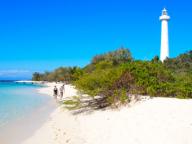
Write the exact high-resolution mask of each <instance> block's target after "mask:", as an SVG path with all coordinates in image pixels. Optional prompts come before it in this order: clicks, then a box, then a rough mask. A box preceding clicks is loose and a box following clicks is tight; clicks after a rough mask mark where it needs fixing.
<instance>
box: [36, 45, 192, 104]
mask: <svg viewBox="0 0 192 144" xmlns="http://www.w3.org/2000/svg"><path fill="white" fill-rule="evenodd" d="M33 80H38V81H39V80H46V81H66V82H69V83H72V84H74V85H75V86H76V87H77V88H78V89H79V90H80V91H81V92H82V93H85V94H88V95H90V96H92V97H93V98H94V97H95V96H98V95H99V96H101V99H100V100H99V101H98V104H99V103H101V102H102V103H103V104H104V105H103V106H108V105H114V104H124V103H126V102H128V101H129V96H130V95H132V94H134V95H135V94H136V95H150V96H162V97H177V98H192V51H190V52H187V53H185V54H181V55H180V56H178V57H176V58H172V59H167V60H166V61H165V62H164V63H162V62H161V61H159V58H158V57H157V56H155V57H154V58H153V59H152V60H151V61H141V60H134V59H133V58H132V56H131V53H130V51H129V50H128V49H125V48H120V49H118V50H116V51H113V52H109V53H106V54H102V55H97V56H95V57H94V58H93V59H92V61H91V63H90V64H89V65H87V66H85V67H84V68H79V67H60V68H58V69H56V70H55V71H53V72H45V73H43V74H40V73H34V74H33ZM68 103H73V102H72V101H70V102H68Z"/></svg>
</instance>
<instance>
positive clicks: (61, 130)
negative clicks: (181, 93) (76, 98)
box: [22, 83, 192, 144]
mask: <svg viewBox="0 0 192 144" xmlns="http://www.w3.org/2000/svg"><path fill="white" fill-rule="evenodd" d="M46 85H47V86H48V87H44V88H40V89H39V90H38V91H39V92H40V93H44V94H45V93H46V94H49V95H50V94H51V93H50V92H51V90H52V87H53V86H54V85H55V84H53V83H52V84H51V83H48V84H46ZM67 87H68V88H67V91H66V93H65V96H64V97H66V96H72V95H73V94H75V93H74V92H76V90H75V89H74V88H73V87H71V86H68V85H67ZM68 93H69V95H68ZM191 112H192V100H191V99H184V100H183V99H176V98H159V97H156V98H152V99H149V100H146V101H143V102H140V103H138V104H135V105H132V106H131V107H129V106H125V107H122V108H119V109H115V110H114V109H109V110H104V111H103V110H98V111H94V112H93V113H81V114H77V115H73V114H72V113H71V112H70V111H68V110H65V109H63V108H62V107H61V106H59V107H58V108H57V109H56V110H54V111H53V112H52V113H51V114H50V116H49V118H48V119H47V121H46V122H45V123H43V124H42V126H41V127H40V128H39V129H37V130H36V132H35V133H34V134H33V135H32V136H31V137H29V138H28V139H26V140H24V141H23V143H22V144H34V143H36V144H40V143H43V144H106V143H110V144H117V143H121V144H127V143H131V144H154V143H156V144H162V143H163V144H170V143H174V144H183V143H185V144H191V143H192V137H191V133H192V116H191V115H190V113H191ZM187 114H188V115H187Z"/></svg>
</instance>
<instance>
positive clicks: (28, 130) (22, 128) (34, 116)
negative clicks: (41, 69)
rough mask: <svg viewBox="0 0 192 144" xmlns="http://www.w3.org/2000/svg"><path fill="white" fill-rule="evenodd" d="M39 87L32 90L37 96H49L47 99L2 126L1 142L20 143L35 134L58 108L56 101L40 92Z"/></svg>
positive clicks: (5, 143) (6, 143) (0, 132)
mask: <svg viewBox="0 0 192 144" xmlns="http://www.w3.org/2000/svg"><path fill="white" fill-rule="evenodd" d="M40 88H41V87H40ZM38 89H39V88H34V89H33V90H32V91H30V92H31V93H35V94H36V95H37V96H42V97H47V98H46V101H45V102H43V103H42V104H41V105H38V106H37V107H34V109H31V110H30V111H29V112H27V113H26V114H24V115H22V116H20V117H19V118H16V119H14V120H11V121H9V122H8V123H7V124H5V125H4V126H3V127H1V131H0V143H3V144H20V143H21V142H22V141H23V140H24V139H27V138H28V137H30V136H31V135H33V133H34V132H35V131H36V130H37V129H38V128H39V127H40V126H41V125H42V124H43V123H44V122H46V121H47V119H48V118H49V115H50V113H52V112H53V111H54V110H55V109H56V104H55V102H54V101H53V100H52V99H51V98H50V97H49V96H48V95H47V94H39V93H38V91H37V90H38ZM24 91H25V89H24ZM26 94H27V93H26ZM32 95H33V94H32ZM26 100H27V99H26ZM10 136H11V138H10Z"/></svg>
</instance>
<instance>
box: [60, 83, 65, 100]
mask: <svg viewBox="0 0 192 144" xmlns="http://www.w3.org/2000/svg"><path fill="white" fill-rule="evenodd" d="M64 90H65V85H62V86H61V87H60V98H61V99H62V98H63V92H64Z"/></svg>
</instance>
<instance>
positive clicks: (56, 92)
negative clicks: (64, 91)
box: [53, 86, 58, 99]
mask: <svg viewBox="0 0 192 144" xmlns="http://www.w3.org/2000/svg"><path fill="white" fill-rule="evenodd" d="M57 95H58V89H57V87H56V86H55V87H54V89H53V96H54V98H55V99H57Z"/></svg>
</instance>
